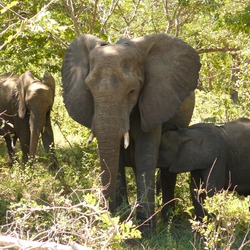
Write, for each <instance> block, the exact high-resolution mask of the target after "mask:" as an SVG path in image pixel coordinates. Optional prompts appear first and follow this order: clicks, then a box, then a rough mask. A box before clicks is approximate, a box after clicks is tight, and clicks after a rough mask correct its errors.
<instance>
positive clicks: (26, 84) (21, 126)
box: [0, 71, 55, 162]
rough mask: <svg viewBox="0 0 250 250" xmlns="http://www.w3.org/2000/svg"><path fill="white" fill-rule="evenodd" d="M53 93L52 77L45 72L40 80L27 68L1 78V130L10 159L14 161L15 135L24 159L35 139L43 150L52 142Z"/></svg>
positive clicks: (33, 147) (31, 153) (33, 150)
mask: <svg viewBox="0 0 250 250" xmlns="http://www.w3.org/2000/svg"><path fill="white" fill-rule="evenodd" d="M54 96H55V81H54V78H53V77H52V76H51V74H49V73H48V72H46V73H45V74H44V77H43V80H42V81H41V80H39V79H37V78H35V77H34V76H33V74H32V73H31V72H30V71H26V72H25V73H24V74H22V75H21V76H20V77H19V76H18V75H15V74H8V75H4V76H2V77H1V78H0V114H1V116H0V118H1V120H0V123H2V126H1V130H0V134H2V135H4V138H5V141H6V144H7V147H8V153H9V158H10V161H11V162H12V161H13V156H14V146H15V143H16V140H17V138H19V140H20V145H21V149H22V153H23V161H24V162H26V161H27V160H28V157H29V156H30V157H34V156H35V154H36V151H37V145H38V139H39V136H40V134H42V141H43V145H44V148H45V151H46V152H49V151H50V149H51V147H53V145H54V136H53V130H52V127H51V121H50V112H51V109H52V106H53V102H54Z"/></svg>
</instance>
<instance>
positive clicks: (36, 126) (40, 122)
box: [29, 112, 45, 158]
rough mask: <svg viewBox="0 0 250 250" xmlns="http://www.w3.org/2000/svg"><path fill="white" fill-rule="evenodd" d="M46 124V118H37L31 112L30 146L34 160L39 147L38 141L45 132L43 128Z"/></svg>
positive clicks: (30, 153)
mask: <svg viewBox="0 0 250 250" xmlns="http://www.w3.org/2000/svg"><path fill="white" fill-rule="evenodd" d="M44 124H45V117H43V116H42V115H41V116H36V115H35V114H34V112H30V119H29V125H30V145H29V155H30V157H32V158H34V156H35V154H36V151H37V146H38V140H39V136H40V134H41V132H42V130H43V126H44Z"/></svg>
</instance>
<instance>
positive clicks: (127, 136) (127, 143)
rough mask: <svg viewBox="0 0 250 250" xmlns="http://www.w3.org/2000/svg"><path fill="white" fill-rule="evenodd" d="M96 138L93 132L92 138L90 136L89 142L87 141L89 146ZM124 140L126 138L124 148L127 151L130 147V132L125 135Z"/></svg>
mask: <svg viewBox="0 0 250 250" xmlns="http://www.w3.org/2000/svg"><path fill="white" fill-rule="evenodd" d="M94 138H95V136H94V134H93V133H92V132H91V134H90V136H89V138H88V140H87V145H89V144H90V143H91V142H92V141H93V139H94ZM123 138H124V148H125V149H127V148H128V146H129V131H127V132H126V133H125V134H124V136H123Z"/></svg>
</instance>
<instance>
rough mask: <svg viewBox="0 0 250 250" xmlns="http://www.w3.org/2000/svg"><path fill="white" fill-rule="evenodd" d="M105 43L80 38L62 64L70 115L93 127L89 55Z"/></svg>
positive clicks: (73, 43) (66, 103)
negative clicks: (89, 89)
mask: <svg viewBox="0 0 250 250" xmlns="http://www.w3.org/2000/svg"><path fill="white" fill-rule="evenodd" d="M103 45H106V43H105V42H103V41H102V40H100V39H99V38H97V37H95V36H93V35H88V34H84V35H80V36H78V37H77V38H76V39H75V40H74V41H73V42H72V43H71V44H70V45H69V46H68V48H67V50H66V53H65V56H64V60H63V64H62V70H61V73H62V82H63V88H64V94H63V97H64V102H65V106H66V109H67V111H68V113H69V115H70V116H71V117H72V118H73V119H74V120H75V121H77V122H79V123H80V124H82V125H84V126H86V127H89V128H90V127H91V124H92V118H93V114H94V103H93V98H92V95H91V94H90V92H89V91H88V90H87V88H86V84H85V79H86V77H87V75H88V72H89V53H90V52H91V50H93V49H94V48H95V47H97V46H103Z"/></svg>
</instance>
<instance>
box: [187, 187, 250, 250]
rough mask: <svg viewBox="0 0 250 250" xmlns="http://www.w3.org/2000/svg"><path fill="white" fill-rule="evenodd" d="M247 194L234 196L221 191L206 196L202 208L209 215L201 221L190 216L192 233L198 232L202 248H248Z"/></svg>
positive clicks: (249, 223)
mask: <svg viewBox="0 0 250 250" xmlns="http://www.w3.org/2000/svg"><path fill="white" fill-rule="evenodd" d="M249 204H250V196H248V197H243V198H242V197H238V196H237V195H236V194H235V193H232V192H228V191H222V192H219V193H217V194H216V195H214V196H213V197H210V198H206V199H205V201H204V209H206V211H207V212H208V213H209V214H210V215H211V216H205V217H204V218H203V220H202V221H197V220H195V219H191V220H190V222H191V225H192V229H193V231H194V232H195V235H196V236H198V235H200V237H201V240H202V244H203V245H204V249H236V248H237V249H243V248H244V247H245V246H248V247H250V235H249V232H250V211H249Z"/></svg>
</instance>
